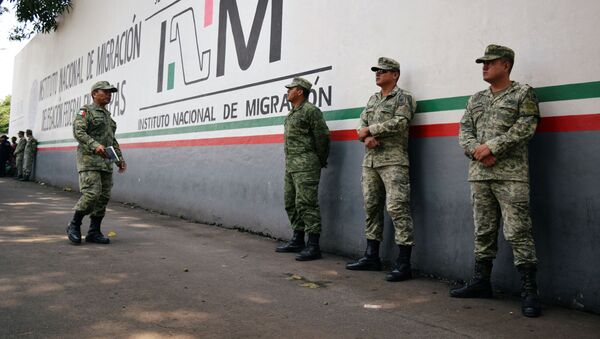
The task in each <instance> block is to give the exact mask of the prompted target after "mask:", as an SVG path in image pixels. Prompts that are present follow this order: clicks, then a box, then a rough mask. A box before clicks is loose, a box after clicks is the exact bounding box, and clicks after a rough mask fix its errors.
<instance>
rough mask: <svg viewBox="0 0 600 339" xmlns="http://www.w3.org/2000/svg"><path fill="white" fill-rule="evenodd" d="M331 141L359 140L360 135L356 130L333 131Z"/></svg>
mask: <svg viewBox="0 0 600 339" xmlns="http://www.w3.org/2000/svg"><path fill="white" fill-rule="evenodd" d="M331 140H333V141H350V140H358V134H357V133H356V130H355V129H346V130H341V131H331Z"/></svg>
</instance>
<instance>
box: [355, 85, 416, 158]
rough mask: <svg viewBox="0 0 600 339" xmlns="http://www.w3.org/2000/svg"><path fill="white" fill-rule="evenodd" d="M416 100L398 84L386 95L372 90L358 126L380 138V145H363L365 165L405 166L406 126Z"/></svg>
mask: <svg viewBox="0 0 600 339" xmlns="http://www.w3.org/2000/svg"><path fill="white" fill-rule="evenodd" d="M416 108H417V103H416V101H415V99H414V97H413V96H412V94H411V93H410V92H408V91H405V90H403V89H401V88H399V87H398V86H396V87H394V89H393V90H392V92H391V93H390V94H388V95H387V96H386V97H385V98H382V97H381V92H378V93H375V94H373V95H372V96H371V98H370V99H369V102H367V106H366V107H365V108H364V110H363V111H362V113H361V114H360V126H359V127H358V129H357V131H358V130H360V129H361V128H363V127H369V132H370V133H371V135H372V136H374V137H375V139H377V141H379V146H377V147H376V148H373V149H370V148H365V149H366V151H365V157H364V160H363V164H362V165H363V166H364V167H381V166H388V165H403V166H408V128H409V124H410V121H411V120H412V118H413V116H414V114H415V110H416Z"/></svg>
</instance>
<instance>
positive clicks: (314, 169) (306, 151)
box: [276, 78, 329, 261]
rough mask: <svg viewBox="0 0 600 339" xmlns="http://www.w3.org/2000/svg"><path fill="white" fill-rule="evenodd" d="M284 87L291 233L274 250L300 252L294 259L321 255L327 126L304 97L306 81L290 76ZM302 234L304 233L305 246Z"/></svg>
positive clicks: (287, 205) (286, 186)
mask: <svg viewBox="0 0 600 339" xmlns="http://www.w3.org/2000/svg"><path fill="white" fill-rule="evenodd" d="M285 87H287V89H288V100H289V101H290V103H291V104H292V106H293V108H292V110H290V112H289V113H288V115H287V117H286V118H285V122H284V138H285V141H284V152H285V182H284V199H285V210H286V212H287V214H288V218H289V219H290V224H291V226H292V230H293V231H294V234H293V236H292V239H291V240H290V241H289V242H288V243H286V244H284V245H281V246H279V247H277V249H276V251H277V252H284V253H285V252H300V253H299V254H298V255H297V256H296V260H298V261H307V260H315V259H319V258H321V251H320V248H319V235H320V234H321V213H320V211H319V202H318V196H319V180H320V178H321V168H324V167H326V166H327V156H328V155H329V128H327V124H326V123H325V119H324V118H323V113H322V112H321V110H320V109H319V108H317V107H315V105H313V104H312V103H310V102H308V100H307V98H308V95H309V94H310V89H311V87H312V84H311V83H310V82H308V81H307V80H305V79H303V78H294V80H293V81H292V83H290V84H289V85H286V86H285ZM305 233H308V242H307V244H306V247H305V243H304V235H305Z"/></svg>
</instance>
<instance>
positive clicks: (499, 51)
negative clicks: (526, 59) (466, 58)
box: [475, 45, 515, 64]
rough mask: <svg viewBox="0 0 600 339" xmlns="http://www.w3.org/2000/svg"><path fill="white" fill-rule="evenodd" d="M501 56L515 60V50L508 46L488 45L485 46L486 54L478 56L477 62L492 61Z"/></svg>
mask: <svg viewBox="0 0 600 339" xmlns="http://www.w3.org/2000/svg"><path fill="white" fill-rule="evenodd" d="M500 58H507V59H509V60H510V61H512V62H514V61H515V52H514V51H513V50H512V49H510V48H508V47H506V46H500V45H488V46H487V47H486V48H485V55H484V56H482V57H481V58H478V59H477V60H475V62H476V63H478V64H480V63H482V62H484V61H491V60H496V59H500Z"/></svg>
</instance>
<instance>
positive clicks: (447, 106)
mask: <svg viewBox="0 0 600 339" xmlns="http://www.w3.org/2000/svg"><path fill="white" fill-rule="evenodd" d="M467 100H469V96H463V97H451V98H441V99H430V100H421V101H417V113H427V112H439V111H451V110H455V109H463V108H465V106H466V105H467Z"/></svg>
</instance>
